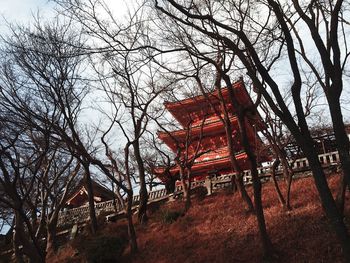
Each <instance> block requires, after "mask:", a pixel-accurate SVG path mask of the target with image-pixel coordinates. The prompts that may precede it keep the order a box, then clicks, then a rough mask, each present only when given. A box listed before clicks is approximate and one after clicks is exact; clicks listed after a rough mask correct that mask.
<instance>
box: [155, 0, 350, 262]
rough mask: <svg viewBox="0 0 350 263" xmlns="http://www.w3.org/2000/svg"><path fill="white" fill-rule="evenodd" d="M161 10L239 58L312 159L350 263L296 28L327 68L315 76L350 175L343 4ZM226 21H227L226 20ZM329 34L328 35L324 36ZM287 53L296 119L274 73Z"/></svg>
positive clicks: (173, 4) (171, 6)
mask: <svg viewBox="0 0 350 263" xmlns="http://www.w3.org/2000/svg"><path fill="white" fill-rule="evenodd" d="M344 5H345V4H344ZM156 7H157V9H158V10H160V11H161V12H162V13H164V14H165V15H166V16H168V17H172V18H173V19H174V20H176V21H178V22H179V23H181V24H182V25H183V26H184V27H186V28H188V29H189V30H195V31H197V32H200V33H201V34H202V35H204V36H206V37H208V38H210V39H215V40H217V41H219V42H220V43H221V44H222V45H223V46H224V47H225V48H226V49H228V50H230V51H232V52H234V53H235V54H236V55H237V57H238V58H239V60H240V62H241V63H242V65H243V66H244V67H245V68H246V69H247V71H248V75H249V77H250V78H251V79H252V81H253V83H254V85H255V87H256V88H257V90H258V91H259V93H261V95H262V96H263V97H264V98H265V100H266V101H267V103H268V104H269V106H270V107H271V109H272V110H273V111H274V112H275V114H276V115H278V116H279V117H280V119H281V120H282V121H283V122H284V123H285V124H286V126H287V127H288V129H289V130H290V131H291V133H292V134H293V136H294V137H295V140H296V141H297V142H298V144H299V145H300V146H301V148H302V150H303V153H304V154H305V156H306V157H307V158H308V160H309V164H310V167H311V169H312V171H313V175H314V178H315V183H316V186H317V189H318V191H319V194H320V197H321V202H322V204H323V207H324V210H325V212H326V214H327V216H328V218H329V219H330V221H331V224H332V225H333V227H334V229H335V232H336V234H337V236H338V238H339V241H340V243H341V245H342V247H343V252H344V256H345V257H346V258H347V260H349V259H350V238H349V234H348V231H347V228H346V226H345V224H344V222H343V221H342V219H341V217H342V216H341V213H340V212H339V210H338V209H337V207H336V205H335V201H334V199H333V197H332V195H331V192H330V190H329V187H328V184H327V180H326V178H325V175H324V172H323V170H322V167H321V165H320V163H319V160H318V157H317V154H316V153H315V151H314V150H313V148H314V143H313V140H312V138H311V135H310V130H309V126H308V123H307V120H306V118H305V114H304V108H303V102H302V99H301V92H302V88H303V85H302V75H301V70H300V68H301V64H300V63H299V62H298V57H302V58H303V59H304V60H305V57H303V56H302V55H300V54H299V53H298V52H299V51H300V50H302V49H303V47H304V45H303V42H302V41H301V38H298V34H297V32H298V28H296V25H299V24H300V23H301V22H304V25H305V26H306V28H307V29H308V30H310V33H311V36H312V41H313V43H314V45H315V46H316V51H317V52H318V56H319V58H320V62H321V65H322V66H321V68H322V69H321V70H322V72H325V74H324V75H322V74H316V73H317V72H315V75H316V76H317V77H318V79H319V80H320V82H321V83H323V84H321V86H322V87H323V89H324V90H325V94H326V97H327V100H328V105H329V109H330V111H331V116H332V121H333V126H334V130H335V132H336V134H337V135H336V136H337V141H338V147H339V151H341V155H342V164H343V165H344V171H347V170H346V169H347V168H346V167H347V160H348V156H349V151H348V145H349V141H348V138H347V137H346V136H345V135H346V133H345V129H344V125H343V118H342V113H341V108H340V103H339V98H340V95H341V91H342V85H343V76H342V72H343V69H344V66H345V65H346V61H347V58H348V53H347V49H346V48H345V54H344V56H341V47H340V44H339V38H340V37H343V39H344V41H345V47H346V43H347V42H346V35H345V34H343V35H339V32H342V31H341V29H340V26H342V25H343V26H346V20H344V15H343V14H344V13H343V11H342V7H343V1H336V2H332V3H329V4H328V3H327V4H325V3H323V4H321V3H320V2H318V1H313V2H312V3H311V4H308V5H301V4H300V3H299V1H293V2H292V4H287V3H285V4H282V3H280V2H278V1H274V0H268V1H263V2H249V3H246V2H243V1H239V2H234V1H225V2H222V3H218V2H216V1H213V2H207V3H201V4H200V5H197V4H194V3H192V2H189V3H178V2H177V1H172V0H170V1H168V2H167V3H166V4H164V3H161V4H160V3H158V1H156ZM259 9H263V10H264V11H265V12H266V15H265V16H264V17H260V16H259V12H257V10H259ZM214 10H215V11H214ZM316 12H319V14H320V15H319V16H318V15H316ZM223 17H224V18H225V19H222V18H223ZM319 19H320V20H321V19H322V21H324V22H323V23H325V30H324V31H322V29H321V28H323V27H320V26H319V22H320V20H319ZM289 21H293V22H292V23H290V22H289ZM344 22H345V23H344ZM294 28H296V30H294ZM323 32H324V33H325V35H326V37H322V34H323ZM293 34H294V35H293ZM324 41H325V42H326V43H325V42H324ZM262 43H265V44H266V43H268V44H267V45H265V46H263V45H261V44H262ZM298 47H299V48H300V49H299V48H298ZM276 51H277V52H276ZM282 52H285V54H286V57H287V58H288V63H289V65H288V66H289V69H290V70H291V72H292V73H291V77H292V79H293V81H292V85H291V86H290V90H291V94H292V98H293V107H294V108H295V110H296V118H293V115H292V114H291V110H290V108H288V106H287V105H286V103H285V101H284V100H283V97H282V95H281V87H280V85H279V84H278V82H277V81H276V80H275V79H274V77H273V75H272V72H273V69H274V67H273V66H274V65H275V64H276V62H277V61H278V59H279V58H280V54H281V53H282ZM342 58H344V60H343V63H342V62H341V59H342ZM309 62H311V61H309ZM306 64H307V65H308V66H309V68H311V69H312V70H313V66H314V65H315V63H308V61H307V60H306ZM313 71H314V70H313ZM267 88H270V90H271V92H268V89H267ZM330 89H332V92H330ZM333 90H334V92H333ZM345 137H346V138H345ZM346 174H349V173H346Z"/></svg>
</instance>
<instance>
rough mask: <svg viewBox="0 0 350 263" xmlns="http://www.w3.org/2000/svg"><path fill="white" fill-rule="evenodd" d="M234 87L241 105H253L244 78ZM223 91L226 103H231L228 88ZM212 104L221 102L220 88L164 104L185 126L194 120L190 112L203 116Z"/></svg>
mask: <svg viewBox="0 0 350 263" xmlns="http://www.w3.org/2000/svg"><path fill="white" fill-rule="evenodd" d="M232 87H233V91H234V93H235V96H236V98H237V100H238V102H239V103H240V104H241V105H246V106H249V105H253V102H252V100H251V98H250V96H249V94H248V92H247V90H246V88H245V86H244V83H243V80H239V81H237V82H235V83H233V85H232ZM221 92H222V95H223V98H224V100H225V102H226V104H227V105H231V104H230V100H229V90H228V88H227V87H225V88H222V89H221ZM206 97H209V99H210V102H208V101H207V99H206ZM211 104H213V105H218V104H220V99H219V96H218V90H215V91H213V92H209V93H207V94H206V96H204V95H198V96H195V97H191V98H187V99H183V100H181V101H175V102H165V103H164V106H165V107H166V108H167V110H168V111H169V112H170V113H171V114H172V115H173V116H174V118H175V119H176V120H177V121H178V122H179V123H180V124H181V125H182V126H183V127H186V125H187V124H188V123H189V122H190V121H193V120H192V119H191V116H190V114H189V113H192V114H193V113H196V114H197V115H202V116H203V115H205V114H206V113H207V111H210V108H211ZM200 119H201V118H200Z"/></svg>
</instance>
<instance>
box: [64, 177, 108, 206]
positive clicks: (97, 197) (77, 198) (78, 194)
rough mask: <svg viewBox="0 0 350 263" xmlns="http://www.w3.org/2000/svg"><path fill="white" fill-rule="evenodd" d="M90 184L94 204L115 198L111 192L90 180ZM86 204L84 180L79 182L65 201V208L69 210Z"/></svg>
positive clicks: (86, 195) (86, 196)
mask: <svg viewBox="0 0 350 263" xmlns="http://www.w3.org/2000/svg"><path fill="white" fill-rule="evenodd" d="M91 183H92V191H93V195H94V202H95V203H100V202H105V201H108V200H112V199H113V198H115V196H114V193H113V191H111V190H109V189H107V188H106V187H104V186H102V185H101V184H99V183H97V182H96V181H93V180H92V181H91ZM86 204H88V194H87V190H86V186H85V183H84V180H81V181H80V182H79V183H78V184H77V186H76V187H75V189H74V190H73V191H72V194H71V195H70V196H69V198H68V200H67V201H66V204H65V207H66V208H69V209H71V208H76V207H80V206H83V205H86Z"/></svg>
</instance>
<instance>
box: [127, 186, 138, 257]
mask: <svg viewBox="0 0 350 263" xmlns="http://www.w3.org/2000/svg"><path fill="white" fill-rule="evenodd" d="M132 199H133V193H132V191H131V190H130V192H128V201H127V205H126V218H127V221H128V235H129V244H130V249H131V252H132V253H136V252H137V251H138V246H137V240H136V232H135V227H134V223H133V220H132Z"/></svg>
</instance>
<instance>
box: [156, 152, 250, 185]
mask: <svg viewBox="0 0 350 263" xmlns="http://www.w3.org/2000/svg"><path fill="white" fill-rule="evenodd" d="M235 157H236V160H237V161H238V165H239V166H240V168H241V169H242V170H245V169H248V168H249V162H248V160H247V154H246V153H245V152H244V151H243V152H239V153H237V154H235ZM230 167H231V161H230V154H229V153H228V152H227V151H223V152H221V153H218V152H217V151H215V152H210V153H207V154H205V155H202V156H201V158H198V160H196V161H195V162H194V164H193V166H192V169H191V171H192V172H193V173H198V172H201V171H210V170H227V169H228V168H229V169H231V168H230ZM163 170H164V168H163V167H157V169H156V171H155V173H156V174H157V177H158V178H160V179H161V180H162V179H165V178H163V177H162V176H161V173H162V171H163ZM179 171H180V168H179V166H177V165H174V166H173V167H172V168H171V169H170V173H171V174H172V175H174V174H177V173H179Z"/></svg>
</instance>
